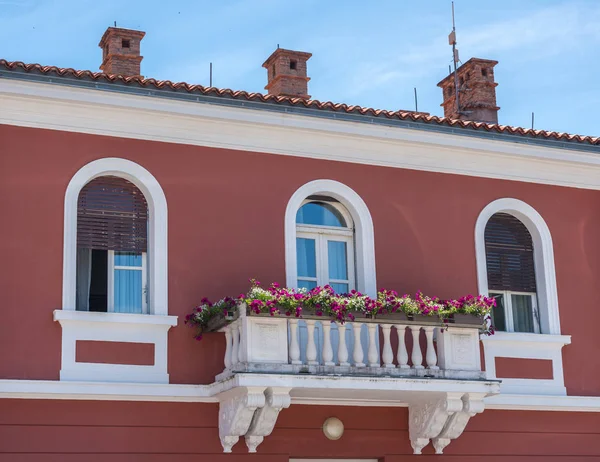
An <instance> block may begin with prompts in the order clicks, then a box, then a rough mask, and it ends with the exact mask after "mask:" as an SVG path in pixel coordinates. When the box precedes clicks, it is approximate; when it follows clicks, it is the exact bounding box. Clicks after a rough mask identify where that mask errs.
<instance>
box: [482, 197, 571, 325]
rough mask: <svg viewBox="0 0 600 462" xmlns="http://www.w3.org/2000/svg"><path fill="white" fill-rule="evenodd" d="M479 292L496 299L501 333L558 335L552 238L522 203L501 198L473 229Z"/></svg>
mask: <svg viewBox="0 0 600 462" xmlns="http://www.w3.org/2000/svg"><path fill="white" fill-rule="evenodd" d="M475 250H476V257H477V279H478V283H479V292H480V293H482V294H488V293H489V294H493V295H495V296H496V297H497V300H498V305H499V306H498V309H496V310H495V312H494V322H495V323H496V327H497V328H498V330H500V331H502V330H506V331H508V332H530V333H534V332H535V333H543V334H555V335H558V334H560V319H559V313H558V294H557V290H556V273H555V269H554V249H553V247H552V236H551V235H550V230H549V229H548V226H547V225H546V222H545V221H544V219H543V218H542V216H541V215H540V214H539V213H538V212H537V211H536V210H535V209H534V208H533V207H531V206H530V205H528V204H526V203H525V202H523V201H520V200H518V199H511V198H504V199H498V200H495V201H494V202H492V203H490V204H488V205H487V206H486V207H485V208H484V209H483V210H482V211H481V213H480V214H479V217H478V219H477V224H476V225H475Z"/></svg>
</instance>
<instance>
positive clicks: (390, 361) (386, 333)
mask: <svg viewBox="0 0 600 462" xmlns="http://www.w3.org/2000/svg"><path fill="white" fill-rule="evenodd" d="M381 331H382V332H383V352H382V354H381V359H383V366H384V367H386V368H392V367H396V366H394V352H393V351H392V342H391V341H390V333H391V332H392V325H391V324H382V325H381Z"/></svg>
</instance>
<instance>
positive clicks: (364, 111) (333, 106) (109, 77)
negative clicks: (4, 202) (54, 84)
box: [0, 59, 600, 145]
mask: <svg viewBox="0 0 600 462" xmlns="http://www.w3.org/2000/svg"><path fill="white" fill-rule="evenodd" d="M0 67H4V68H5V69H7V70H10V71H13V70H16V69H18V68H21V69H23V70H24V71H25V72H39V73H41V74H44V75H46V74H48V73H55V74H56V75H58V76H59V77H66V76H71V77H75V78H78V79H81V78H85V77H89V78H91V79H92V80H100V79H103V80H106V81H107V82H109V83H114V82H116V81H121V82H123V83H125V84H137V85H140V86H142V87H147V86H153V87H155V88H156V89H158V90H163V89H165V88H170V89H172V90H180V89H183V90H185V91H187V92H190V93H192V92H200V93H202V94H203V95H207V96H217V97H227V96H228V97H231V98H233V99H243V100H247V101H259V102H269V103H274V104H288V105H291V106H300V105H302V106H304V107H306V108H309V109H318V110H326V111H333V112H345V113H348V114H360V115H370V116H373V117H386V118H388V119H399V120H409V121H415V122H416V121H419V122H423V123H432V124H436V125H446V126H450V127H459V128H468V129H473V130H485V131H487V132H496V133H507V134H511V135H519V136H527V137H532V138H544V139H554V140H558V141H567V142H577V143H586V144H591V145H600V136H588V135H579V134H569V133H564V132H556V131H550V132H549V131H546V130H534V129H532V128H524V127H517V126H511V125H500V124H492V123H487V122H476V121H472V120H460V119H450V118H447V117H439V116H436V115H430V114H429V113H425V112H416V111H406V110H397V111H392V110H389V109H375V108H370V107H363V106H358V105H348V104H346V103H333V102H331V101H325V102H321V101H319V100H315V99H303V98H297V97H290V96H275V95H268V94H267V95H265V94H263V93H258V92H248V91H246V90H232V89H229V88H217V87H206V86H204V85H200V84H190V83H187V82H172V81H170V80H156V79H155V78H152V77H150V78H143V77H138V76H133V77H126V76H122V75H117V74H105V73H104V72H92V71H90V70H76V69H73V68H61V67H57V66H43V65H41V64H38V63H31V64H26V63H24V62H22V61H8V60H6V59H0Z"/></svg>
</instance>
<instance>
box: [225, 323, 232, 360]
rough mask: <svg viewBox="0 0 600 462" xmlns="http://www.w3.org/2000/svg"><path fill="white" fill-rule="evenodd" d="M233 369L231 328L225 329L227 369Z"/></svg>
mask: <svg viewBox="0 0 600 462" xmlns="http://www.w3.org/2000/svg"><path fill="white" fill-rule="evenodd" d="M230 367H231V326H227V327H225V369H229V368H230Z"/></svg>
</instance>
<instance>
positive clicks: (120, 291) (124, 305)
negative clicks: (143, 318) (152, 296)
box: [114, 270, 143, 313]
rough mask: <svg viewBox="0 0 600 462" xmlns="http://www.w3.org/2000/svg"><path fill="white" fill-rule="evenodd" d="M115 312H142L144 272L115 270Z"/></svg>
mask: <svg viewBox="0 0 600 462" xmlns="http://www.w3.org/2000/svg"><path fill="white" fill-rule="evenodd" d="M114 291H115V294H114V296H115V304H114V307H115V312H117V313H141V312H142V296H143V291H142V272H141V271H137V270H115V288H114Z"/></svg>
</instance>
